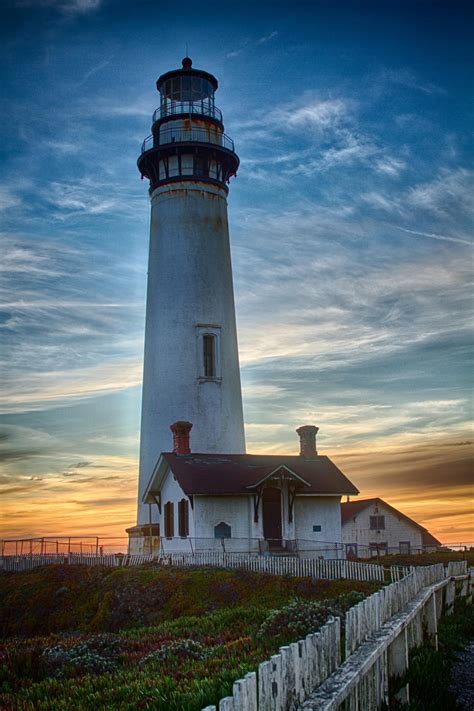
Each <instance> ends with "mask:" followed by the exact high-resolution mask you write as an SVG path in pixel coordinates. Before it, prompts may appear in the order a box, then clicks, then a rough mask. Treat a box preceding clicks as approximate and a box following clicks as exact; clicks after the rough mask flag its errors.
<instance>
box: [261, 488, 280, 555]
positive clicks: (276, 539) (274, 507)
mask: <svg viewBox="0 0 474 711" xmlns="http://www.w3.org/2000/svg"><path fill="white" fill-rule="evenodd" d="M262 507H263V536H264V538H265V540H267V541H268V545H269V546H270V548H279V547H281V545H282V535H281V534H282V531H281V491H280V489H277V488H275V487H271V486H269V487H268V488H265V489H264V490H263V494H262Z"/></svg>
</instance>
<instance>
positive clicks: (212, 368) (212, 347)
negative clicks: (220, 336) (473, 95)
mask: <svg viewBox="0 0 474 711" xmlns="http://www.w3.org/2000/svg"><path fill="white" fill-rule="evenodd" d="M202 349H203V358H204V377H205V378H215V377H216V337H215V336H214V335H212V334H210V333H206V334H205V335H204V336H203V337H202Z"/></svg>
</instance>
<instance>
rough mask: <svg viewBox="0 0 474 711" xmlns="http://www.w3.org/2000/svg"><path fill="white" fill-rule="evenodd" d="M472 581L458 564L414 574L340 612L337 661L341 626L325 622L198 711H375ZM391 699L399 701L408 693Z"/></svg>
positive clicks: (335, 621)
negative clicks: (342, 619) (415, 650)
mask: <svg viewBox="0 0 474 711" xmlns="http://www.w3.org/2000/svg"><path fill="white" fill-rule="evenodd" d="M471 573H472V574H474V569H471ZM454 576H456V577H454ZM472 581H473V577H472V575H469V574H468V572H467V564H466V562H465V561H457V562H456V563H451V564H449V565H448V566H447V567H446V568H444V566H443V565H442V564H440V565H433V566H426V567H418V568H413V569H411V570H410V572H409V573H408V575H406V576H405V578H403V579H401V580H398V581H396V582H394V583H392V584H391V585H388V586H387V587H386V588H384V589H382V590H380V591H379V592H377V593H374V594H373V595H371V596H370V597H368V598H366V599H365V600H364V601H363V602H361V603H359V604H358V605H356V606H355V607H353V608H351V609H350V610H349V611H348V612H347V614H346V617H345V650H344V651H345V661H344V662H343V663H341V644H342V635H341V628H340V620H339V618H335V619H334V618H331V619H330V620H329V621H328V622H327V623H326V624H325V625H324V626H323V627H322V628H321V629H320V630H319V631H318V632H316V633H314V634H310V635H308V636H307V637H306V638H305V639H304V640H299V641H298V642H295V643H293V644H290V645H289V646H287V647H281V648H280V650H279V653H278V654H276V655H274V656H272V657H271V659H270V660H268V661H265V662H263V663H262V664H260V666H259V668H258V672H252V673H249V674H247V675H246V676H245V677H244V678H243V679H239V680H237V681H236V682H235V683H234V685H233V689H232V696H229V697H226V698H224V699H221V701H220V702H219V705H218V707H216V706H207V707H206V709H204V710H203V711H217V709H218V710H219V711H323V710H324V711H333V710H334V711H335V710H336V709H339V708H340V707H341V705H342V704H344V703H346V706H345V708H346V709H348V711H358V710H360V711H376V709H379V708H381V707H382V705H383V704H386V703H387V702H388V693H389V682H390V680H391V679H393V678H395V677H398V676H402V675H403V673H404V672H405V671H406V668H407V664H408V652H409V650H410V649H412V648H413V647H415V646H417V645H419V644H421V643H422V641H423V637H424V633H425V631H426V634H427V635H428V637H429V638H430V639H432V641H433V643H434V644H436V639H437V637H436V630H437V621H438V619H439V617H440V615H441V613H442V610H443V608H444V611H445V612H446V613H447V614H449V613H450V612H451V611H452V609H453V604H454V599H455V596H456V594H459V595H460V596H464V597H466V598H467V599H468V600H469V601H472ZM443 598H444V600H443ZM443 602H444V604H443ZM397 697H398V699H399V701H401V702H402V703H403V702H406V701H407V700H408V689H407V687H404V688H403V689H401V691H400V692H399V693H398V695H397Z"/></svg>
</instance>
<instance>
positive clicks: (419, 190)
mask: <svg viewBox="0 0 474 711" xmlns="http://www.w3.org/2000/svg"><path fill="white" fill-rule="evenodd" d="M473 196H474V181H473V173H472V172H471V171H469V170H466V169H465V168H455V169H447V168H444V169H442V170H441V171H440V173H439V175H438V176H437V177H436V178H434V179H433V180H430V181H428V182H425V183H420V184H418V185H416V186H415V187H413V188H411V189H410V190H409V192H408V197H407V199H408V203H409V204H410V205H412V206H413V207H416V208H419V209H421V210H425V211H429V212H432V213H434V214H435V215H437V216H438V217H439V216H442V215H449V214H450V213H452V212H455V211H463V212H468V213H470V214H471V215H472V210H473V208H474V197H473Z"/></svg>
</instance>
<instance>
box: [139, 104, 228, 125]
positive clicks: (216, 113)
mask: <svg viewBox="0 0 474 711" xmlns="http://www.w3.org/2000/svg"><path fill="white" fill-rule="evenodd" d="M177 114H199V115H201V116H208V117H209V118H213V119H217V120H218V121H220V122H221V123H222V111H221V110H220V109H218V108H216V107H215V106H214V105H213V104H210V103H209V102H206V101H169V102H168V103H166V104H162V105H161V106H159V107H158V108H157V109H156V111H155V113H154V114H153V123H155V121H159V120H160V119H162V118H165V117H166V116H174V115H177Z"/></svg>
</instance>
